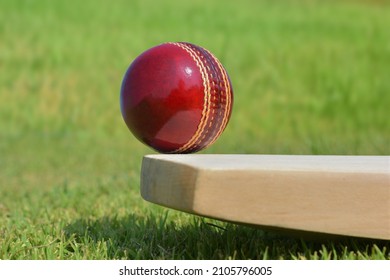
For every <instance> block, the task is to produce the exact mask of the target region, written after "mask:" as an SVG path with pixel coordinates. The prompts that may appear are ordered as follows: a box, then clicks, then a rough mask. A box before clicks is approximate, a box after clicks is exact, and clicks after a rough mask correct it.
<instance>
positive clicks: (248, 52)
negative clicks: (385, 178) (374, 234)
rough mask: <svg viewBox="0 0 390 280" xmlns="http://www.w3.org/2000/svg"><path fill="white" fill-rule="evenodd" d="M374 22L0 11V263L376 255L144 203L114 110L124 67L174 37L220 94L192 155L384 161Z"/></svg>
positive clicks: (284, 15)
mask: <svg viewBox="0 0 390 280" xmlns="http://www.w3.org/2000/svg"><path fill="white" fill-rule="evenodd" d="M389 14H390V3H389V1H379V0H377V1H369V0H355V1H352V0H350V1H347V0H345V1H315V0H313V1H310V0H307V1H293V0H291V1H267V0H263V1H251V0H241V1H232V0H231V1H230V0H229V1H203V0H194V1H178V0H173V1H159V2H155V1H124V0H122V1H121V0H117V1H109V2H107V1H92V0H86V1H73V0H72V1H64V0H59V1H49V0H37V1H33V0H15V1H11V0H9V1H8V0H5V1H1V2H0V259H8V258H11V259H15V258H22V259H23V258H25V259H26V258H27V259H29V258H37V259H57V258H60V259H80V258H85V259H88V258H92V259H94V258H147V259H149V258H221V259H225V258H276V259H278V258H287V259H289V258H374V259H375V258H387V259H390V255H389V250H388V249H386V248H388V246H389V244H388V243H385V244H383V242H379V243H378V242H371V241H361V240H357V241H356V240H352V241H350V240H349V241H348V242H352V243H351V244H352V245H351V244H350V243H348V242H347V243H345V241H343V242H339V243H333V242H328V241H327V240H324V243H323V244H317V243H315V244H312V243H310V244H306V243H305V242H304V241H302V240H299V239H293V238H284V237H275V236H274V235H272V234H271V233H268V232H264V231H260V230H256V229H248V228H245V227H240V226H234V225H229V224H224V223H219V222H215V221H212V222H211V223H213V224H217V225H218V227H213V226H210V222H209V221H208V220H206V219H197V218H193V217H192V216H189V215H186V214H181V213H177V212H175V211H167V210H164V209H162V208H161V207H157V206H153V205H151V204H148V203H145V202H143V201H142V199H141V198H140V196H139V172H140V164H141V159H142V156H143V155H144V154H147V153H154V152H153V151H152V150H150V149H149V148H147V147H145V146H143V145H142V144H140V143H139V142H138V141H137V140H136V139H135V138H134V137H133V136H132V135H131V134H130V132H129V131H128V130H127V128H126V126H125V125H124V122H123V120H122V117H121V114H120V110H119V89H120V85H121V80H122V77H123V75H124V73H125V71H126V69H127V67H128V65H129V64H130V63H131V62H132V60H133V59H134V58H135V57H136V56H137V55H139V54H140V53H141V52H143V51H144V50H146V49H148V48H150V47H152V46H154V45H157V44H160V43H162V42H166V41H188V42H192V43H195V44H198V45H200V46H203V47H205V48H207V49H209V50H210V51H211V52H213V53H214V54H215V55H216V56H217V57H218V58H219V59H220V60H221V62H222V63H223V64H224V66H225V67H226V69H227V71H228V72H229V74H230V77H231V80H232V83H233V87H234V93H235V96H234V97H235V104H234V108H233V115H232V118H231V121H230V123H229V125H228V127H227V129H226V131H225V132H224V134H223V135H222V136H221V137H220V139H219V140H218V141H217V142H216V143H215V144H214V145H213V146H212V147H210V148H209V149H207V150H205V151H204V152H202V153H265V154H276V153H283V154H351V155H368V154H371V155H388V154H389V152H390V145H389V143H390V121H389V108H390V106H389V105H390V94H389V93H390V79H389V72H390V71H389V70H390V33H389V30H390V17H389V16H388V15H389ZM220 227H222V228H225V230H222V231H221V229H220ZM147 233H148V234H147ZM237 236H244V237H245V238H238V237H237ZM177 241H179V242H177ZM191 242H192V243H191ZM302 242H303V243H302ZM228 243H230V245H229V244H228ZM189 244H192V245H189ZM202 244H207V245H208V246H205V245H202ZM249 244H250V245H249ZM302 244H303V245H302ZM321 252H322V253H321ZM324 252H325V253H324ZM329 252H331V253H329ZM332 252H333V253H332Z"/></svg>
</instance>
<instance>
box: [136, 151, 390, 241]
mask: <svg viewBox="0 0 390 280" xmlns="http://www.w3.org/2000/svg"><path fill="white" fill-rule="evenodd" d="M141 195H142V197H143V198H144V199H145V200H147V201H150V202H153V203H156V204H159V205H162V206H166V207H170V208H173V209H176V210H180V211H184V212H188V213H192V214H196V215H201V216H206V217H211V218H215V219H220V220H224V221H230V222H235V223H244V224H252V225H258V226H266V227H274V228H282V229H292V230H302V231H310V232H319V233H329V234H337V235H346V236H356V237H366V238H375V239H385V240H390V157H388V156H303V155H299V156H298V155H202V154H199V155H147V156H145V157H144V158H143V162H142V170H141Z"/></svg>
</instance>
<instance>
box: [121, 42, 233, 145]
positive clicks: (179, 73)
mask: <svg viewBox="0 0 390 280" xmlns="http://www.w3.org/2000/svg"><path fill="white" fill-rule="evenodd" d="M232 105H233V90H232V84H231V82H230V78H229V76H228V74H227V72H226V70H225V68H224V67H223V66H222V64H221V63H220V62H219V60H218V59H217V58H216V57H215V56H214V55H213V54H212V53H211V52H209V51H208V50H206V49H204V48H202V47H199V46H197V45H194V44H190V43H184V42H178V43H164V44H161V45H158V46H155V47H153V48H151V49H149V50H147V51H145V52H143V53H142V54H141V55H139V56H138V57H137V58H136V59H135V60H134V61H133V62H132V63H131V65H130V66H129V68H128V69H127V71H126V74H125V76H124V78H123V82H122V87H121V92H120V107H121V112H122V116H123V119H124V121H125V123H126V125H127V127H128V128H129V130H130V131H131V132H132V133H133V134H134V136H135V137H136V138H138V139H139V140H140V141H141V142H143V143H144V144H146V145H148V146H149V147H151V148H153V149H154V150H156V151H158V152H161V153H194V152H197V151H200V150H202V149H204V148H206V147H207V146H209V145H211V144H212V143H214V142H215V141H216V140H217V139H218V137H219V136H220V135H221V133H222V132H223V131H224V129H225V127H226V125H227V124H228V122H229V119H230V115H231V112H232Z"/></svg>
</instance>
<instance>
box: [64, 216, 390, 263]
mask: <svg viewBox="0 0 390 280" xmlns="http://www.w3.org/2000/svg"><path fill="white" fill-rule="evenodd" d="M168 213H169V212H166V213H165V214H164V215H162V216H155V215H153V214H149V215H148V216H146V217H144V216H142V217H141V216H137V215H130V216H128V217H126V218H112V217H104V218H101V219H98V220H88V219H80V220H76V221H75V222H73V223H72V224H69V225H68V226H66V228H65V229H64V231H65V236H66V238H67V241H68V243H69V245H68V247H67V250H68V251H69V253H70V254H73V253H75V252H76V251H77V252H78V254H79V255H78V257H77V256H76V258H93V259H366V258H368V259H390V254H389V250H388V249H387V248H389V245H390V242H383V241H375V240H367V239H357V238H341V237H331V236H322V237H321V236H316V238H315V239H313V238H312V236H310V238H306V237H305V238H304V239H303V238H302V237H292V236H291V235H286V234H285V233H279V232H274V231H268V230H260V229H258V228H252V227H248V226H243V225H234V224H229V223H221V222H214V221H212V220H208V219H202V218H198V217H194V218H193V219H192V220H191V221H190V222H189V223H187V224H184V225H179V224H176V223H175V221H172V220H171V219H168ZM91 250H97V251H99V250H100V253H97V254H96V255H88V254H87V253H86V251H91Z"/></svg>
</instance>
